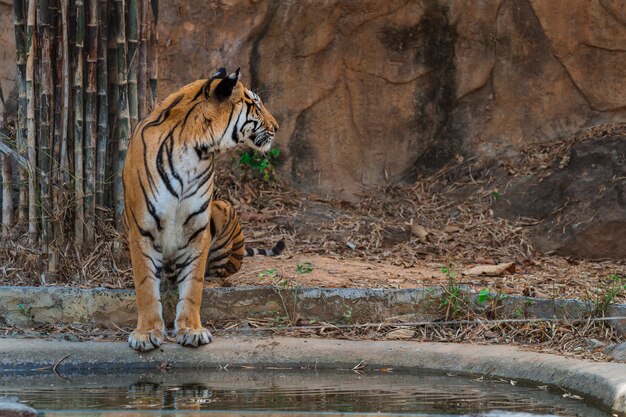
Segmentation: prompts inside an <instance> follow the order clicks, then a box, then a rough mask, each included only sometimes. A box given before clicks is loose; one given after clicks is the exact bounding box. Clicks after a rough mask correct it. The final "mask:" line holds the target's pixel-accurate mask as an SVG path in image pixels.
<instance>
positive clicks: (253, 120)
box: [122, 68, 278, 351]
mask: <svg viewBox="0 0 626 417" xmlns="http://www.w3.org/2000/svg"><path fill="white" fill-rule="evenodd" d="M277 129H278V123H277V122H276V120H275V119H274V117H272V115H271V114H270V113H269V112H268V111H267V110H266V109H265V107H264V106H263V104H262V102H261V99H260V98H259V97H258V96H257V95H256V94H254V93H253V92H252V91H250V90H248V89H247V88H245V87H244V86H243V84H242V83H241V82H239V70H237V71H235V72H234V73H232V74H230V75H228V76H227V75H226V70H224V69H223V68H220V70H219V71H218V72H217V73H216V74H215V75H214V76H213V77H211V78H210V79H208V80H198V81H195V82H193V83H191V84H188V85H186V86H185V87H183V88H181V89H180V90H178V91H177V92H175V93H173V94H171V95H170V96H169V97H167V98H166V99H165V100H164V101H163V102H162V103H160V104H159V105H158V106H157V107H156V108H155V109H154V110H153V111H152V113H151V114H150V115H149V116H148V117H146V119H144V120H143V121H142V122H141V123H139V124H138V125H137V127H136V128H135V130H134V132H133V135H132V137H131V140H130V142H129V144H128V152H127V156H126V161H125V163H124V168H123V173H122V181H123V185H124V216H125V224H126V226H127V234H128V243H129V249H130V257H131V263H132V266H133V279H134V283H135V292H136V299H137V311H138V320H137V328H136V329H135V330H134V331H133V332H132V333H131V334H130V336H129V338H128V342H129V344H130V346H131V347H132V348H134V349H136V350H140V351H147V350H151V349H155V348H157V347H159V346H160V345H161V343H162V341H163V337H164V334H165V325H164V322H163V315H162V306H161V301H160V290H159V284H160V282H159V280H160V278H161V276H162V275H173V276H175V279H176V283H177V285H178V292H179V300H178V303H177V306H176V318H175V322H174V323H175V335H176V342H177V343H179V344H181V345H183V346H194V347H195V346H199V345H202V344H206V343H209V342H210V341H211V334H210V333H209V331H208V330H206V329H205V328H204V327H202V323H201V321H200V303H201V301H202V288H203V283H204V274H205V267H206V262H207V257H208V254H209V248H210V246H211V235H210V210H209V208H210V204H211V200H212V196H213V178H214V173H213V169H214V156H215V153H217V152H219V151H221V150H224V149H227V148H232V147H235V146H237V145H239V144H247V145H249V146H251V147H252V148H254V149H258V150H260V151H262V152H265V151H267V150H268V149H269V148H270V146H271V143H272V140H273V138H274V135H275V132H276V130H277Z"/></svg>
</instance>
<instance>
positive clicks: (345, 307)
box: [341, 304, 352, 324]
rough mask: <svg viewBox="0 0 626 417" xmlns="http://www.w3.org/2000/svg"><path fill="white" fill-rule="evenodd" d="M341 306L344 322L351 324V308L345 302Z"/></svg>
mask: <svg viewBox="0 0 626 417" xmlns="http://www.w3.org/2000/svg"><path fill="white" fill-rule="evenodd" d="M341 306H342V307H343V322H344V323H345V324H352V309H351V308H350V306H349V305H347V304H342V305H341Z"/></svg>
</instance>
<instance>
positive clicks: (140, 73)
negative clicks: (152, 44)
mask: <svg viewBox="0 0 626 417" xmlns="http://www.w3.org/2000/svg"><path fill="white" fill-rule="evenodd" d="M139 5H140V9H141V13H140V16H141V18H140V23H139V53H138V55H137V56H138V58H139V62H138V65H137V105H138V112H139V120H142V119H143V118H144V117H146V115H147V113H146V110H147V106H146V104H147V103H146V87H147V84H148V80H147V70H148V66H147V62H146V59H147V52H148V44H147V42H148V39H147V35H148V34H147V31H148V8H149V7H150V4H149V2H148V0H140V2H139Z"/></svg>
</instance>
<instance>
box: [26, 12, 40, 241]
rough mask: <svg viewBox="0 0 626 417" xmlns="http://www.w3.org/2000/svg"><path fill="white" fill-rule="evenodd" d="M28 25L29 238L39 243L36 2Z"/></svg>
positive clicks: (29, 14) (29, 15)
mask: <svg viewBox="0 0 626 417" xmlns="http://www.w3.org/2000/svg"><path fill="white" fill-rule="evenodd" d="M27 16H28V17H27V23H26V49H27V51H28V58H27V60H26V100H27V107H26V129H27V146H28V163H29V165H30V167H29V172H28V238H29V241H30V242H31V243H35V242H36V241H37V235H38V232H37V183H36V174H35V170H36V168H37V150H36V148H35V147H36V142H35V133H36V126H35V95H34V87H35V86H34V80H35V45H36V43H37V42H36V39H35V36H34V34H35V22H36V18H35V1H34V0H31V1H29V2H28V15H27Z"/></svg>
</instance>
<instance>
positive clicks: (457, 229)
mask: <svg viewBox="0 0 626 417" xmlns="http://www.w3.org/2000/svg"><path fill="white" fill-rule="evenodd" d="M443 231H444V232H446V233H459V232H460V231H461V228H460V227H457V226H452V225H451V224H449V225H447V226H446V227H445V228H444V229H443Z"/></svg>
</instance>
